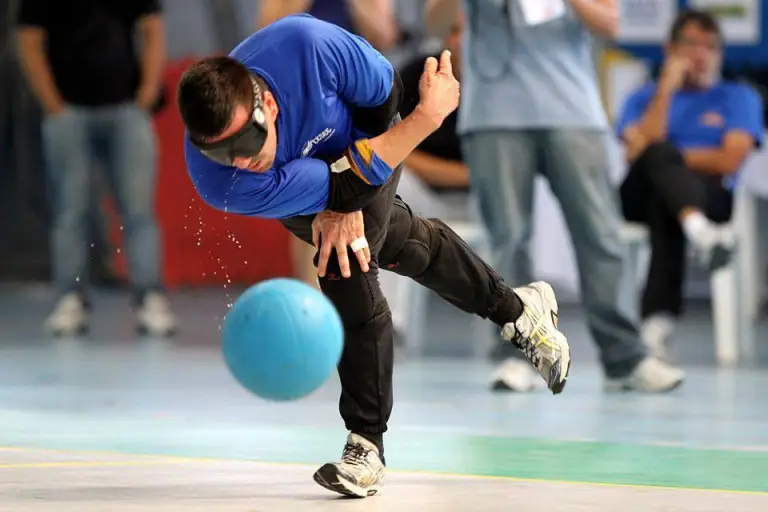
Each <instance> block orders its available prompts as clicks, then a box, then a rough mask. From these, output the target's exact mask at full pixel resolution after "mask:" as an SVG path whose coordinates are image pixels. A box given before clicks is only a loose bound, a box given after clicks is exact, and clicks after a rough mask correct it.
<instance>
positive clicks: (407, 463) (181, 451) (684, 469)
mask: <svg viewBox="0 0 768 512" xmlns="http://www.w3.org/2000/svg"><path fill="white" fill-rule="evenodd" d="M343 438H344V433H343V432H339V431H335V430H327V429H309V428H301V427H298V428H293V427H291V428H278V429H264V428H258V427H256V428H255V429H254V430H253V431H248V432H245V431H241V430H238V431H236V432H227V431H217V429H210V430H205V431H203V432H197V433H190V432H186V433H185V434H184V435H182V436H179V437H174V436H173V435H172V433H171V432H167V431H166V432H157V431H155V432H147V431H144V432H136V431H132V432H128V431H122V432H120V433H119V434H118V433H115V435H114V436H113V437H112V438H110V436H107V435H105V434H102V435H98V434H97V435H95V436H90V437H88V438H86V437H85V436H82V435H78V436H76V437H75V436H73V437H70V438H69V439H68V440H65V439H64V438H59V439H50V438H48V439H36V440H34V441H33V440H32V439H29V440H28V441H27V442H22V441H20V440H17V442H16V443H14V441H13V440H10V439H9V440H8V441H10V442H9V443H8V444H18V445H27V446H37V447H44V448H58V449H65V450H66V449H69V450H95V451H105V452H121V453H133V454H151V455H176V456H187V457H204V458H214V459H216V458H218V459H230V460H259V461H265V462H288V463H297V464H312V465H314V464H322V463H324V462H328V461H330V460H333V459H334V458H335V457H338V455H339V454H340V452H341V448H342V443H343ZM48 441H49V442H48ZM386 456H387V463H388V466H389V467H390V468H391V469H394V470H401V471H419V472H436V473H451V474H465V475H478V476H497V477H515V478H524V479H536V480H546V481H554V480H556V481H570V482H591V483H606V484H629V485H645V486H663V487H682V488H699V489H720V490H734V491H753V492H766V493H768V476H766V474H767V473H768V453H766V452H746V451H726V450H709V449H694V448H683V447H673V446H643V445H631V444H612V443H600V442H575V441H557V440H552V441H549V440H545V439H523V438H508V437H507V438H505V437H489V436H479V435H469V434H451V433H429V432H424V431H418V432H404V431H399V432H396V433H395V432H393V433H391V434H388V435H387V451H386Z"/></svg>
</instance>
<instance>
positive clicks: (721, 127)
mask: <svg viewBox="0 0 768 512" xmlns="http://www.w3.org/2000/svg"><path fill="white" fill-rule="evenodd" d="M721 59H722V35H721V33H720V29H719V27H718V25H717V22H716V21H715V19H714V18H713V17H712V16H711V15H709V14H707V13H705V12H700V11H693V10H691V11H684V12H682V13H681V14H680V15H679V16H678V18H677V20H676V21H675V23H674V24H673V26H672V30H671V35H670V40H669V43H668V45H667V48H666V58H665V62H664V65H663V68H662V72H661V75H660V78H659V80H658V82H657V83H652V84H648V85H645V86H644V87H641V88H640V89H639V90H638V91H636V92H635V93H634V94H632V95H631V96H630V97H629V98H628V99H627V101H626V103H625V105H624V108H623V111H622V113H621V115H620V118H619V121H618V126H617V131H618V134H619V136H620V137H621V138H622V139H623V141H624V143H625V146H626V152H627V158H628V160H629V162H630V170H629V173H628V175H627V177H626V180H625V181H624V183H623V185H622V187H621V199H622V203H623V207H624V215H625V216H626V217H627V219H628V220H630V221H633V222H643V223H645V224H647V225H648V226H649V229H650V232H651V250H652V256H651V264H650V268H649V271H648V280H647V284H646V288H645V291H644V293H643V298H642V312H641V315H642V317H643V329H642V331H643V338H644V339H645V342H646V343H647V344H648V345H649V346H650V348H651V349H652V350H653V351H655V353H656V355H657V356H664V355H665V352H666V350H665V348H666V343H667V340H668V338H669V337H670V336H671V334H672V331H673V328H674V319H675V318H676V317H677V316H679V315H680V313H681V312H682V301H683V297H682V293H683V279H684V274H685V254H686V252H685V247H686V241H687V242H690V243H691V245H692V246H693V247H694V248H695V249H696V251H697V252H698V254H699V256H700V257H701V258H702V260H703V262H704V263H705V264H706V265H707V266H708V268H709V269H710V270H715V269H717V268H719V267H721V266H722V265H724V264H725V263H727V261H728V259H729V258H730V252H731V242H730V241H729V240H727V238H726V237H725V236H724V234H723V231H722V230H719V229H718V228H717V224H718V223H724V222H727V221H728V219H729V218H730V216H731V206H732V202H733V194H732V188H733V184H734V182H735V176H736V174H737V172H738V171H739V169H740V168H741V166H742V163H743V162H744V160H745V159H746V158H747V156H748V155H749V154H750V152H752V150H753V149H754V148H755V147H756V146H759V145H760V144H761V141H762V137H763V130H764V128H763V105H762V101H761V99H760V96H759V95H758V94H757V92H756V91H755V90H754V89H752V88H751V87H750V86H748V85H745V84H740V83H733V82H726V81H721V80H719V78H718V77H719V73H720V62H721Z"/></svg>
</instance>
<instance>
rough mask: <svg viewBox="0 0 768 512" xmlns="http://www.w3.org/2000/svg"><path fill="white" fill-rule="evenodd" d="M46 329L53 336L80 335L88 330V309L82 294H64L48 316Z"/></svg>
mask: <svg viewBox="0 0 768 512" xmlns="http://www.w3.org/2000/svg"><path fill="white" fill-rule="evenodd" d="M44 329H45V331H46V332H47V333H48V334H50V335H52V336H79V335H83V334H85V333H86V332H87V331H88V309H87V308H86V305H85V302H84V301H83V298H82V297H81V296H80V294H78V293H75V292H70V293H67V294H64V295H62V297H61V298H60V299H59V301H58V302H57V303H56V307H54V308H53V312H52V313H51V314H50V315H49V316H48V318H47V319H46V321H45V325H44Z"/></svg>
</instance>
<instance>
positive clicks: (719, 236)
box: [692, 222, 736, 272]
mask: <svg viewBox="0 0 768 512" xmlns="http://www.w3.org/2000/svg"><path fill="white" fill-rule="evenodd" d="M692 242H693V244H692V245H693V247H694V252H695V254H696V259H697V260H698V261H699V263H700V264H701V265H702V266H704V268H706V269H707V270H709V271H710V272H714V271H716V270H718V269H720V268H722V267H724V266H726V265H728V264H729V263H730V262H731V259H732V258H733V253H734V249H735V247H736V240H735V237H734V235H733V232H732V231H731V230H730V229H728V228H726V227H722V226H718V225H716V224H714V223H712V222H710V223H709V225H708V226H707V228H706V229H702V230H701V231H700V232H699V233H697V236H696V238H695V239H694V240H692Z"/></svg>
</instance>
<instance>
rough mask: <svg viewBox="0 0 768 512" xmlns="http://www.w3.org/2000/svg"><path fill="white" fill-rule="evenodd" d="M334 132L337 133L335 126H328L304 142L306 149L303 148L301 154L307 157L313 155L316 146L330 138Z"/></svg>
mask: <svg viewBox="0 0 768 512" xmlns="http://www.w3.org/2000/svg"><path fill="white" fill-rule="evenodd" d="M334 133H336V130H334V129H333V128H326V129H325V130H323V131H322V132H320V133H318V134H317V135H316V136H315V138H314V139H312V140H309V141H307V143H306V144H304V149H302V150H301V156H303V157H307V156H309V155H311V154H312V151H313V150H314V149H315V146H317V145H318V144H320V143H321V142H323V141H325V140H328V138H330V137H331V135H333V134H334Z"/></svg>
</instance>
